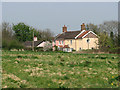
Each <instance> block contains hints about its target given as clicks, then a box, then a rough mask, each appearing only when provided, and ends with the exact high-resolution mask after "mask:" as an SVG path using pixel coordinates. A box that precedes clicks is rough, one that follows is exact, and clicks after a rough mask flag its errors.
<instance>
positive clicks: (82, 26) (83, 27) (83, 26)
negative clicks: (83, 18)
mask: <svg viewBox="0 0 120 90" xmlns="http://www.w3.org/2000/svg"><path fill="white" fill-rule="evenodd" d="M82 30H86V27H85V24H84V23H83V24H82V25H81V31H82Z"/></svg>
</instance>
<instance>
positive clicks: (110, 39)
mask: <svg viewBox="0 0 120 90" xmlns="http://www.w3.org/2000/svg"><path fill="white" fill-rule="evenodd" d="M119 26H120V23H118V22H117V21H106V22H104V23H102V24H99V25H95V24H92V23H89V24H87V27H86V29H87V30H92V31H93V32H95V33H96V34H97V35H98V36H99V42H98V45H99V50H100V51H108V52H117V51H118V50H119V49H120V32H119V31H120V30H119ZM33 32H34V36H37V38H38V40H46V41H52V39H53V36H54V34H53V32H51V31H50V29H45V30H39V29H35V28H33V27H31V26H29V25H26V24H25V23H23V22H20V23H18V24H12V25H10V24H9V23H7V22H3V23H2V48H3V49H8V50H10V49H12V48H16V49H20V48H23V47H24V45H23V43H24V42H25V41H32V40H33Z"/></svg>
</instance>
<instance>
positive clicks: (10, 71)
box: [2, 51, 120, 88]
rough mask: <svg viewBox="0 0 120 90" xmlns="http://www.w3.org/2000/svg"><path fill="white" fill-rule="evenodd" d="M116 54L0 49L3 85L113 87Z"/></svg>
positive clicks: (27, 86) (115, 82) (116, 75)
mask: <svg viewBox="0 0 120 90" xmlns="http://www.w3.org/2000/svg"><path fill="white" fill-rule="evenodd" d="M118 59H120V58H119V57H118V55H117V54H72V53H62V52H30V51H29V52H27V51H23V52H22V51H19V52H17V51H3V52H2V70H3V74H2V87H3V88H116V87H118Z"/></svg>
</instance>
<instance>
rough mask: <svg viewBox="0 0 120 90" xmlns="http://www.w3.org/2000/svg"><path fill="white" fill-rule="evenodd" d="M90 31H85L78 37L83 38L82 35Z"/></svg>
mask: <svg viewBox="0 0 120 90" xmlns="http://www.w3.org/2000/svg"><path fill="white" fill-rule="evenodd" d="M88 32H89V31H85V32H83V33H82V34H80V36H78V38H81V37H83V36H84V35H85V34H87V33H88Z"/></svg>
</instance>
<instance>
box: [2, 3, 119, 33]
mask: <svg viewBox="0 0 120 90" xmlns="http://www.w3.org/2000/svg"><path fill="white" fill-rule="evenodd" d="M111 20H118V3H117V2H2V21H6V22H9V23H10V24H12V23H14V24H17V23H19V22H24V23H25V24H27V25H30V26H32V27H34V28H37V29H40V30H41V29H42V30H43V29H47V28H49V29H50V30H51V31H52V32H53V33H54V34H55V35H57V34H59V33H62V27H63V25H66V26H67V27H68V31H69V30H73V31H74V30H80V28H81V27H80V25H81V24H82V23H85V24H88V23H93V24H96V25H98V24H102V23H103V22H104V21H111Z"/></svg>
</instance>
